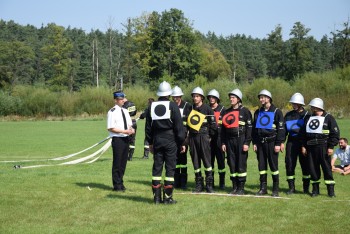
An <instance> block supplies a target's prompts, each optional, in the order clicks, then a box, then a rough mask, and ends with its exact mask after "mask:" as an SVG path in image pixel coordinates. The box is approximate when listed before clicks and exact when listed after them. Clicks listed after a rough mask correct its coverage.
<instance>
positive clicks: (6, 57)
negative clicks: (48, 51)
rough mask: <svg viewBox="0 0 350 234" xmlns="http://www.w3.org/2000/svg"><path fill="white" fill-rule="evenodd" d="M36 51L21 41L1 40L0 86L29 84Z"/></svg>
mask: <svg viewBox="0 0 350 234" xmlns="http://www.w3.org/2000/svg"><path fill="white" fill-rule="evenodd" d="M33 60H34V52H33V50H32V49H31V47H29V46H27V45H25V44H24V43H23V42H20V41H10V42H5V41H0V87H1V88H3V87H6V86H10V87H11V88H12V87H13V86H14V85H16V84H29V83H30V81H31V76H32V74H33V68H32V62H33Z"/></svg>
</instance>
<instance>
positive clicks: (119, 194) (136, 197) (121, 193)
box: [107, 192, 153, 204]
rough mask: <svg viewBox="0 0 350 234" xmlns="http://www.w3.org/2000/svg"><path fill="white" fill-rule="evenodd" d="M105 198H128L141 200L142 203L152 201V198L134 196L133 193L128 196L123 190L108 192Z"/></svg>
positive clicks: (135, 200) (136, 200)
mask: <svg viewBox="0 0 350 234" xmlns="http://www.w3.org/2000/svg"><path fill="white" fill-rule="evenodd" d="M107 198H112V199H124V200H129V201H134V202H142V203H150V204H152V203H153V199H152V198H147V197H142V196H135V195H132V196H130V195H129V194H127V193H123V192H115V193H113V194H108V195H107Z"/></svg>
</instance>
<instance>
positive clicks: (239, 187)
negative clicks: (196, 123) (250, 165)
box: [221, 89, 252, 195]
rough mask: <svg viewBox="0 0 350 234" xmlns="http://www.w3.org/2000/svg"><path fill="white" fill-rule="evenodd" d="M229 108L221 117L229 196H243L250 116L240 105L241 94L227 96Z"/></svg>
mask: <svg viewBox="0 0 350 234" xmlns="http://www.w3.org/2000/svg"><path fill="white" fill-rule="evenodd" d="M228 96H229V98H230V102H231V107H230V108H228V109H227V110H226V111H224V113H223V114H222V116H221V119H222V130H221V131H222V132H221V141H222V150H223V151H224V152H227V163H228V165H229V167H230V179H231V181H232V187H233V190H232V191H231V192H230V193H231V194H237V195H243V194H244V185H245V182H246V178H247V159H248V150H249V145H250V143H251V141H252V114H251V113H250V111H249V110H248V109H247V108H246V107H244V106H243V105H242V92H241V91H240V90H239V89H234V90H232V91H231V92H229V94H228Z"/></svg>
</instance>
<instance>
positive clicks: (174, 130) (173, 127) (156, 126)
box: [145, 97, 185, 145]
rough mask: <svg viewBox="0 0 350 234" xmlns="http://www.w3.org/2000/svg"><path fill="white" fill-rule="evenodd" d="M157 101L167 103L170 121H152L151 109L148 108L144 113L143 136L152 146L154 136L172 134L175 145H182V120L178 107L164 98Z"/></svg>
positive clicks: (183, 139)
mask: <svg viewBox="0 0 350 234" xmlns="http://www.w3.org/2000/svg"><path fill="white" fill-rule="evenodd" d="M158 101H168V102H169V109H170V119H162V120H152V117H151V108H148V112H147V113H146V125H145V135H146V140H147V141H148V142H149V143H150V144H153V140H154V136H155V135H156V134H164V133H166V134H173V135H174V136H175V140H176V143H177V144H178V145H182V144H183V143H184V141H185V131H184V128H183V124H182V118H181V114H180V110H179V107H178V106H177V105H176V104H175V103H174V102H170V101H169V100H168V98H166V97H160V98H159V99H158ZM154 103H156V102H154Z"/></svg>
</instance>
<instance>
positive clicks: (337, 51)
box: [332, 21, 350, 68]
mask: <svg viewBox="0 0 350 234" xmlns="http://www.w3.org/2000/svg"><path fill="white" fill-rule="evenodd" d="M343 26H344V29H342V30H337V31H336V33H332V35H333V48H334V60H333V62H332V63H333V67H342V68H344V67H346V66H347V65H348V64H349V63H350V28H349V21H347V22H345V23H344V24H343Z"/></svg>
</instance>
